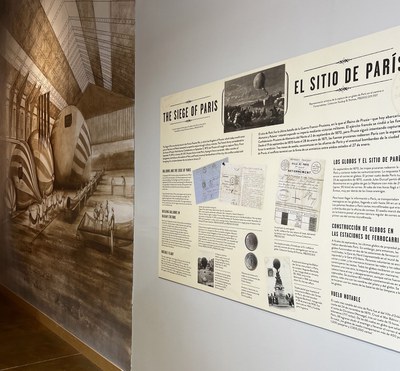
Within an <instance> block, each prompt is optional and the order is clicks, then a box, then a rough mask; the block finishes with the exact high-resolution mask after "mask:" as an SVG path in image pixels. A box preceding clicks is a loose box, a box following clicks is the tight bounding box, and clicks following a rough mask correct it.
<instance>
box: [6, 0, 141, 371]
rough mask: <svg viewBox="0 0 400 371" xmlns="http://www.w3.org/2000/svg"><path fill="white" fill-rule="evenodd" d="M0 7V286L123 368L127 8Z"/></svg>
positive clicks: (54, 1) (127, 268) (130, 65)
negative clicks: (0, 111) (0, 174)
mask: <svg viewBox="0 0 400 371" xmlns="http://www.w3.org/2000/svg"><path fill="white" fill-rule="evenodd" d="M2 6H3V8H4V9H2V10H3V12H2V13H3V17H2V20H1V23H2V24H1V36H2V39H1V49H0V50H1V53H0V68H1V71H2V76H1V77H2V79H1V82H2V85H1V90H2V92H1V94H0V99H1V104H2V113H1V116H0V118H1V133H0V142H1V145H0V146H1V150H2V153H1V169H2V178H1V181H0V186H1V189H2V191H3V192H2V195H3V196H2V199H1V201H0V206H1V232H2V233H1V234H2V238H3V241H2V247H1V256H0V259H1V272H0V280H1V281H0V284H2V285H4V286H6V287H7V288H8V289H10V290H12V291H13V292H15V293H16V294H17V295H18V296H20V297H22V298H23V299H24V300H26V301H27V302H29V303H30V304H32V305H33V306H35V307H36V308H38V309H39V310H40V311H42V312H43V313H45V314H46V315H48V316H49V317H50V318H51V319H53V320H54V321H55V322H57V323H58V324H60V325H61V326H62V327H63V328H65V329H66V330H68V331H69V332H71V333H72V334H73V335H75V336H76V337H78V338H79V339H80V340H81V341H83V342H84V343H86V344H87V345H89V346H90V347H91V348H93V349H94V350H95V351H97V352H98V353H100V354H101V355H102V356H104V357H105V358H107V359H109V360H110V361H111V362H112V363H114V364H115V365H117V366H118V367H120V368H121V369H123V370H128V369H130V360H131V328H132V324H131V317H132V277H133V251H134V247H133V226H134V183H135V182H134V25H135V21H134V19H135V11H134V9H135V1H134V0H126V1H124V0H122V1H121V0H118V1H116V0H115V1H111V0H110V1H94V0H93V1H88V0H85V1H83V0H81V1H80V0H76V1H65V0H23V1H18V2H16V1H12V0H7V1H5V2H4V5H2Z"/></svg>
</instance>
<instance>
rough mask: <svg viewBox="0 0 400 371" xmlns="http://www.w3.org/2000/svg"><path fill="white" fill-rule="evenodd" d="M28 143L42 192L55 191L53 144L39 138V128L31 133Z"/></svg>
mask: <svg viewBox="0 0 400 371" xmlns="http://www.w3.org/2000/svg"><path fill="white" fill-rule="evenodd" d="M28 143H29V147H30V148H31V150H32V153H33V157H34V161H35V165H36V174H37V177H38V182H39V189H40V193H41V194H42V195H46V196H48V195H50V194H51V193H52V192H53V183H54V161H53V150H52V146H51V144H50V142H49V141H48V140H40V139H39V132H38V131H37V130H35V131H34V132H33V133H32V134H31V136H30V137H29V140H28Z"/></svg>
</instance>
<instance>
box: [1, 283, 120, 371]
mask: <svg viewBox="0 0 400 371" xmlns="http://www.w3.org/2000/svg"><path fill="white" fill-rule="evenodd" d="M0 292H1V293H2V294H4V295H5V296H6V297H7V298H9V299H10V300H11V301H12V302H13V303H15V305H16V306H18V307H19V308H21V309H22V310H23V311H25V312H26V313H28V314H29V315H31V316H32V317H33V318H35V319H36V320H37V321H39V322H40V323H41V324H42V325H44V326H46V327H47V328H48V329H49V330H50V331H52V332H54V333H55V334H56V335H58V336H59V337H60V338H61V339H63V340H64V341H65V342H67V343H68V344H69V345H71V346H72V347H74V348H75V349H76V350H78V351H79V352H80V353H82V354H83V355H84V356H85V357H86V358H87V359H89V360H90V361H91V362H93V363H94V364H95V365H96V366H98V367H100V368H101V369H102V370H107V371H121V369H120V368H119V367H117V366H115V365H114V364H113V363H112V362H110V361H109V360H108V359H106V358H104V357H103V356H102V355H101V354H99V353H97V352H96V351H95V350H94V349H92V348H91V347H89V346H88V345H87V344H85V343H84V342H82V341H81V340H79V339H78V338H77V337H76V336H74V335H73V334H71V333H70V332H69V331H67V330H66V329H64V328H63V327H61V326H60V325H59V324H58V323H57V322H55V321H54V320H52V319H51V318H50V317H48V316H47V315H46V314H44V313H42V312H41V311H40V310H39V309H37V308H35V307H34V306H33V305H32V304H30V303H28V302H27V301H26V300H24V299H22V298H21V297H20V296H18V295H17V294H15V293H14V292H13V291H11V290H9V289H8V288H7V287H5V286H3V285H1V284H0Z"/></svg>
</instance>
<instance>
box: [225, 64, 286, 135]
mask: <svg viewBox="0 0 400 371" xmlns="http://www.w3.org/2000/svg"><path fill="white" fill-rule="evenodd" d="M224 94H225V95H224V132H225V133H227V132H231V131H238V130H247V129H254V128H260V127H263V126H269V125H277V124H283V122H284V113H285V107H286V106H285V65H280V66H276V67H272V68H268V69H265V70H262V71H259V72H256V73H252V74H249V75H246V76H241V77H239V78H236V79H233V80H229V81H227V82H225V92H224Z"/></svg>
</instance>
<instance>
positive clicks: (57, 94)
mask: <svg viewBox="0 0 400 371" xmlns="http://www.w3.org/2000/svg"><path fill="white" fill-rule="evenodd" d="M5 1H6V4H7V5H6V6H7V8H6V16H5V17H4V18H3V26H4V29H5V30H4V31H5V32H4V34H5V43H4V46H5V47H3V48H2V53H1V54H2V56H3V58H4V59H5V63H6V64H7V66H8V70H9V74H8V75H9V78H8V80H9V81H8V82H9V84H10V85H12V84H14V86H17V87H18V86H19V87H22V86H23V88H24V89H25V90H26V91H25V94H26V95H29V92H30V91H33V90H34V89H35V88H36V89H39V88H40V90H41V93H44V92H47V91H50V95H51V103H52V105H54V107H53V110H52V111H53V112H54V113H56V111H58V112H59V110H61V109H62V108H64V107H65V106H67V105H70V104H74V105H78V107H79V105H81V106H82V107H81V109H82V110H85V107H86V105H85V104H82V102H90V101H92V104H91V108H90V112H86V114H85V112H83V113H84V116H86V117H90V116H93V115H94V114H95V112H97V113H100V114H101V113H103V112H104V111H111V110H115V109H118V108H121V107H123V106H128V105H132V104H133V100H134V91H135V90H134V72H135V71H134V68H135V67H134V57H135V52H134V50H135V33H134V28H135V0H22V1H15V0H5ZM3 14H4V13H3ZM99 95H100V96H102V97H103V99H100V100H99V102H101V104H100V103H99V104H98V105H97V107H96V104H95V102H93V99H91V98H92V96H93V97H98V96H99ZM108 97H109V98H110V99H108ZM80 102H81V104H79V103H80ZM107 102H112V107H111V106H110V107H108V106H107ZM119 106H121V107H119ZM96 110H97V111H96Z"/></svg>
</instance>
